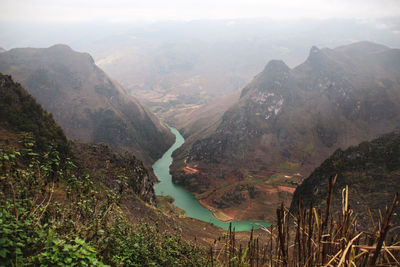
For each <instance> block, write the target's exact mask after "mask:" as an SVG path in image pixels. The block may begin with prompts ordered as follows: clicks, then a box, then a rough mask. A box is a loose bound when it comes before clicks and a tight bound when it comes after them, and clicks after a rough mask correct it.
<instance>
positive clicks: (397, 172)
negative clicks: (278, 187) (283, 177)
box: [290, 132, 400, 227]
mask: <svg viewBox="0 0 400 267" xmlns="http://www.w3.org/2000/svg"><path fill="white" fill-rule="evenodd" d="M335 175H337V179H336V183H335V185H334V196H333V203H332V206H333V210H334V211H335V212H336V211H338V210H339V209H340V208H341V206H342V189H343V188H344V187H346V185H348V187H349V190H350V193H349V205H350V208H351V209H353V210H354V211H355V212H356V213H357V214H358V219H357V220H358V222H359V223H360V224H361V225H362V226H364V227H365V226H367V225H368V224H369V223H370V217H369V214H368V208H369V209H370V210H371V213H372V214H373V215H374V217H375V221H377V219H378V214H379V213H378V210H381V211H384V210H385V207H386V206H389V205H390V204H391V203H390V200H391V199H392V198H393V197H394V195H395V194H396V193H398V192H400V133H399V132H394V133H390V134H386V135H383V136H382V137H379V138H377V139H374V140H372V141H369V142H363V143H361V144H359V145H358V146H353V147H350V148H348V149H346V150H344V151H343V150H341V149H338V150H337V151H335V153H333V154H332V155H331V156H330V157H329V158H328V159H326V160H325V161H324V162H323V163H322V164H321V165H320V166H319V167H318V168H316V169H315V170H314V171H313V172H312V174H311V175H310V176H309V177H308V178H306V179H305V180H304V182H303V183H302V184H301V185H300V186H298V187H297V188H296V191H295V193H294V195H293V200H292V203H291V208H290V209H291V211H293V212H296V209H297V202H298V200H299V199H300V198H301V199H302V200H303V202H304V205H306V206H308V205H309V203H310V202H313V205H314V206H323V205H326V196H327V190H328V181H329V178H330V177H335ZM393 223H394V224H395V225H399V223H400V208H399V207H398V206H397V208H396V210H395V213H394V214H393Z"/></svg>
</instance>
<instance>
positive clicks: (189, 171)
mask: <svg viewBox="0 0 400 267" xmlns="http://www.w3.org/2000/svg"><path fill="white" fill-rule="evenodd" d="M183 171H184V172H185V174H194V173H198V172H199V170H198V169H196V168H193V167H189V166H186V167H185V168H183Z"/></svg>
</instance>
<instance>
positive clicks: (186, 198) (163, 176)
mask: <svg viewBox="0 0 400 267" xmlns="http://www.w3.org/2000/svg"><path fill="white" fill-rule="evenodd" d="M170 129H171V131H172V133H173V134H174V135H175V137H176V139H175V143H174V144H173V145H172V146H171V147H170V148H169V149H168V151H167V152H165V154H164V155H163V156H162V158H160V159H159V160H158V161H157V162H156V163H154V165H153V170H154V173H155V175H156V176H157V178H158V180H160V183H159V184H156V185H155V191H156V194H157V195H161V196H168V195H169V196H172V197H173V198H174V199H175V201H174V205H175V206H177V207H179V208H181V209H183V210H185V212H186V214H185V215H186V216H187V217H192V218H196V219H198V220H202V221H205V222H209V223H212V224H214V225H216V226H219V227H221V228H223V229H225V230H228V227H229V222H222V221H220V220H217V219H216V218H215V217H214V216H213V214H212V213H211V212H210V211H209V210H208V209H206V208H205V207H203V206H202V205H201V204H200V203H199V201H198V200H197V199H196V198H195V197H194V196H193V195H192V194H191V193H189V192H187V191H185V190H184V189H183V188H182V187H181V186H180V185H176V184H174V183H173V182H172V176H171V174H170V173H169V166H170V165H171V163H172V152H174V151H175V150H176V149H178V148H179V147H180V146H181V145H182V144H183V143H184V142H185V140H184V139H183V136H182V135H181V134H180V133H179V131H178V130H176V129H175V128H173V127H170ZM269 225H270V223H267V222H257V221H232V228H233V227H235V229H236V231H249V230H251V228H254V229H259V228H261V227H267V226H269Z"/></svg>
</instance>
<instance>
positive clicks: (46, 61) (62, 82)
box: [0, 45, 173, 164]
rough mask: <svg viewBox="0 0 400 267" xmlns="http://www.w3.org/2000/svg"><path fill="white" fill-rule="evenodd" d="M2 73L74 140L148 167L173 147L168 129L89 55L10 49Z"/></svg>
mask: <svg viewBox="0 0 400 267" xmlns="http://www.w3.org/2000/svg"><path fill="white" fill-rule="evenodd" d="M0 72H3V73H6V74H11V75H12V76H13V77H14V79H15V80H16V81H18V82H20V83H21V84H22V85H23V86H24V87H25V88H26V89H27V90H28V91H29V92H30V93H31V94H32V95H33V96H34V97H35V98H36V99H37V100H38V102H39V103H41V104H42V105H43V107H44V108H45V109H46V110H48V111H49V112H51V113H53V115H54V118H55V120H56V121H57V122H58V123H59V124H60V125H61V127H62V128H63V129H64V131H65V132H66V135H67V136H68V138H70V139H78V140H80V141H83V142H96V143H97V142H105V143H107V144H109V145H110V146H111V147H112V148H113V149H115V150H117V151H130V152H134V153H135V155H137V156H138V157H139V158H140V159H142V160H144V161H145V162H146V163H148V164H150V163H151V162H153V161H155V160H156V159H158V158H159V157H160V156H161V155H162V154H163V152H164V151H165V150H166V149H168V147H169V146H170V145H171V143H172V142H173V136H172V134H171V133H170V132H169V130H168V128H167V127H166V126H165V125H162V124H161V123H160V121H159V120H158V119H157V118H156V117H155V116H154V115H153V114H152V113H151V112H150V111H148V110H147V108H145V107H143V106H142V105H141V104H140V103H139V102H138V101H137V100H136V99H135V98H133V97H132V96H130V95H129V94H128V93H127V92H126V91H125V90H124V89H123V88H122V87H121V86H120V85H119V84H118V83H116V82H115V81H112V80H111V79H110V78H109V77H108V76H107V75H106V74H105V73H104V72H103V71H102V70H101V69H100V68H98V67H97V66H96V65H95V63H94V61H93V59H92V57H91V56H90V55H89V54H87V53H78V52H75V51H73V50H72V49H71V48H69V47H68V46H66V45H55V46H52V47H49V48H43V49H35V48H17V49H11V50H9V51H7V52H4V53H1V54H0Z"/></svg>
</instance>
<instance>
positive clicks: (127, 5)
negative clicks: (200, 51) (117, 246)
mask: <svg viewBox="0 0 400 267" xmlns="http://www.w3.org/2000/svg"><path fill="white" fill-rule="evenodd" d="M0 7H1V10H0V20H1V21H38V22H39V21H44V22H47V21H59V22H72V21H73V22H80V21H98V20H101V21H106V22H107V21H110V22H111V21H137V20H147V21H157V20H196V19H232V18H272V19H292V18H293V19H301V18H311V19H326V18H360V19H367V18H368V19H373V18H379V17H399V16H400V0H328V1H327V0H308V1H305V0H139V1H137V0H0Z"/></svg>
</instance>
